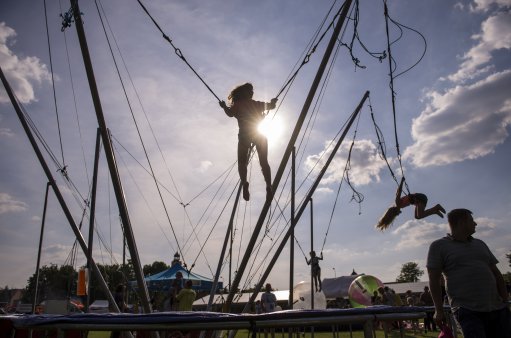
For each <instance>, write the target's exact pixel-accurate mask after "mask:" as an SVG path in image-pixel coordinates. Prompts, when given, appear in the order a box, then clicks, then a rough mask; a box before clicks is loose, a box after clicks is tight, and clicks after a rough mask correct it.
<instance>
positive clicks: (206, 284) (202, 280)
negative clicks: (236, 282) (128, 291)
mask: <svg viewBox="0 0 511 338" xmlns="http://www.w3.org/2000/svg"><path fill="white" fill-rule="evenodd" d="M178 272H181V273H182V274H183V281H186V280H191V281H192V283H193V289H194V290H195V291H198V292H204V291H207V292H210V291H211V288H212V287H213V280H212V279H210V278H207V277H204V276H201V275H199V274H197V273H194V272H189V271H188V270H186V269H185V268H183V266H182V265H181V264H179V263H176V264H174V265H173V266H171V267H170V268H168V269H167V270H164V271H162V272H159V273H157V274H154V275H152V276H147V277H145V278H144V280H145V281H146V284H147V288H148V289H149V290H150V291H167V290H168V289H169V288H170V285H171V284H172V281H173V280H174V279H176V274H177V273H178ZM130 285H131V287H132V288H135V289H136V288H137V283H136V281H130ZM222 288H223V285H222V282H218V284H217V290H220V289H222Z"/></svg>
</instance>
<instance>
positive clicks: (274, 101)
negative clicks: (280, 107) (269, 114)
mask: <svg viewBox="0 0 511 338" xmlns="http://www.w3.org/2000/svg"><path fill="white" fill-rule="evenodd" d="M277 100H278V99H277V98H273V99H271V101H270V103H265V110H271V109H275V107H276V106H277Z"/></svg>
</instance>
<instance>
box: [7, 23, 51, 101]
mask: <svg viewBox="0 0 511 338" xmlns="http://www.w3.org/2000/svg"><path fill="white" fill-rule="evenodd" d="M15 36H16V32H15V31H14V29H12V28H10V27H8V26H7V25H6V24H5V22H0V67H2V70H3V72H4V74H5V76H6V77H7V78H8V80H9V83H10V85H11V87H12V89H13V91H14V92H15V93H16V96H17V97H18V100H20V102H22V103H30V102H32V101H35V100H36V98H35V95H34V88H33V86H32V84H33V83H34V82H36V83H38V84H40V83H42V82H43V81H50V79H51V76H50V73H49V72H48V69H47V67H46V65H44V64H42V63H41V61H40V60H39V58H37V57H34V56H27V57H24V58H19V57H18V56H16V55H14V53H13V52H12V50H11V49H10V48H9V46H8V41H9V40H12V39H13V38H14V37H15ZM1 88H2V90H0V103H6V102H9V98H8V97H7V95H6V92H5V90H4V89H3V86H2V87H1Z"/></svg>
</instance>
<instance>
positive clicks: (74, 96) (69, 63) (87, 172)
mask: <svg viewBox="0 0 511 338" xmlns="http://www.w3.org/2000/svg"><path fill="white" fill-rule="evenodd" d="M59 8H60V11H61V12H62V4H61V1H59ZM61 16H62V15H61ZM71 18H72V15H71ZM63 33H64V34H63V37H64V46H65V49H66V60H67V70H68V73H69V80H70V83H71V92H72V93H73V104H74V113H75V117H76V123H77V125H78V133H79V135H80V147H81V150H82V159H83V166H84V168H85V175H86V177H87V184H88V186H89V187H92V185H91V183H90V175H89V170H88V166H87V160H86V156H85V147H84V142H83V134H82V128H81V125H80V118H79V115H78V104H77V101H76V92H75V86H74V80H73V73H72V71H71V61H70V60H71V58H70V57H69V48H68V44H67V38H66V32H65V31H63Z"/></svg>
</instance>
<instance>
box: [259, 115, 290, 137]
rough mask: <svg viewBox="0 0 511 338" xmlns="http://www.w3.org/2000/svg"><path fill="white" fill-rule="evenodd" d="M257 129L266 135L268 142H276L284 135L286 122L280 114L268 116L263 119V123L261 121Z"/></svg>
mask: <svg viewBox="0 0 511 338" xmlns="http://www.w3.org/2000/svg"><path fill="white" fill-rule="evenodd" d="M257 130H258V131H259V132H260V133H261V134H263V135H264V136H266V138H267V139H268V143H276V142H279V140H280V139H281V137H282V134H283V131H284V124H283V122H282V119H281V118H279V117H278V116H274V117H266V118H265V119H264V120H263V121H261V123H259V126H258V127H257Z"/></svg>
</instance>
